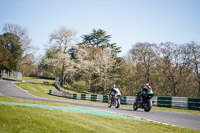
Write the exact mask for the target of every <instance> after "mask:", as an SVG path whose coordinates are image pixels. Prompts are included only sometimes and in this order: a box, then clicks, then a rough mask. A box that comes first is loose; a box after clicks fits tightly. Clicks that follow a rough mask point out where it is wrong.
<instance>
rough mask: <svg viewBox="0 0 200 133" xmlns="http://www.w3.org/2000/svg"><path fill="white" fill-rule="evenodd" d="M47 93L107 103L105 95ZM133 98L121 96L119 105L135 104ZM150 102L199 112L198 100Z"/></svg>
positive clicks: (160, 99)
mask: <svg viewBox="0 0 200 133" xmlns="http://www.w3.org/2000/svg"><path fill="white" fill-rule="evenodd" d="M48 93H49V94H50V95H54V96H62V97H66V98H72V99H79V100H88V101H95V102H104V103H107V102H108V96H107V95H96V94H73V93H69V92H61V91H52V90H49V91H48ZM135 98H136V97H135V96H122V100H121V104H123V105H133V103H134V102H135ZM151 101H153V106H158V107H168V108H176V109H189V110H200V98H185V97H160V96H158V97H157V96H154V97H153V98H152V99H151Z"/></svg>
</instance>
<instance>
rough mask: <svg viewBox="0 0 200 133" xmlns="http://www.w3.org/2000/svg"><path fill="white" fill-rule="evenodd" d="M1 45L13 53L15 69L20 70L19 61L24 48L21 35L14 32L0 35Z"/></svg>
mask: <svg viewBox="0 0 200 133" xmlns="http://www.w3.org/2000/svg"><path fill="white" fill-rule="evenodd" d="M0 45H1V46H3V47H4V48H6V49H7V50H8V51H9V52H10V53H11V54H12V55H13V69H14V70H19V63H20V61H21V59H22V48H21V44H20V41H19V37H18V36H16V35H14V34H12V33H4V34H3V35H0Z"/></svg>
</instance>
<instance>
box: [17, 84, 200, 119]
mask: <svg viewBox="0 0 200 133" xmlns="http://www.w3.org/2000/svg"><path fill="white" fill-rule="evenodd" d="M14 84H15V85H17V86H19V87H21V88H22V89H24V90H27V91H28V92H29V93H31V94H33V95H36V96H40V97H46V98H53V99H60V100H69V101H78V102H87V103H93V104H101V105H105V106H107V103H101V102H92V101H87V100H75V99H67V98H63V97H57V96H52V95H49V94H47V92H48V90H49V89H50V90H56V88H55V87H54V86H53V85H49V84H39V83H28V82H25V83H14ZM121 107H127V108H133V106H132V105H121ZM152 110H160V111H170V112H180V113H189V114H197V115H200V111H195V110H183V109H173V108H164V107H152Z"/></svg>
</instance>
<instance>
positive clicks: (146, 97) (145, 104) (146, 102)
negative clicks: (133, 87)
mask: <svg viewBox="0 0 200 133" xmlns="http://www.w3.org/2000/svg"><path fill="white" fill-rule="evenodd" d="M140 96H142V98H143V101H142V102H139V101H140ZM152 97H153V91H152V89H151V88H149V89H146V90H144V91H142V92H139V93H137V94H136V99H135V102H134V104H133V110H134V111H136V110H137V109H138V108H142V109H144V111H145V112H149V111H150V110H151V108H152V101H151V100H150V99H151V98H152Z"/></svg>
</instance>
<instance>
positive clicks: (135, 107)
mask: <svg viewBox="0 0 200 133" xmlns="http://www.w3.org/2000/svg"><path fill="white" fill-rule="evenodd" d="M137 109H138V107H137V103H134V104H133V110H134V111H136V110H137Z"/></svg>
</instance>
